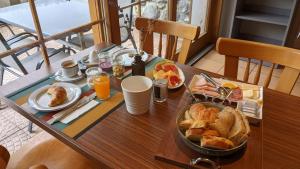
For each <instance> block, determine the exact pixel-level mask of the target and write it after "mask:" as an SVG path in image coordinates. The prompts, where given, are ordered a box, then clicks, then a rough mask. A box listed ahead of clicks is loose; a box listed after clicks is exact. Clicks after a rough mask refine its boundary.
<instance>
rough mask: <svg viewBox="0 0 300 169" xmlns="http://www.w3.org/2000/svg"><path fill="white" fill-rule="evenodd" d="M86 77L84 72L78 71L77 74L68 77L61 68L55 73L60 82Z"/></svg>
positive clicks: (74, 80)
mask: <svg viewBox="0 0 300 169" xmlns="http://www.w3.org/2000/svg"><path fill="white" fill-rule="evenodd" d="M83 78H84V74H82V73H81V72H78V74H77V75H76V76H73V77H66V76H63V75H62V73H61V70H59V71H58V72H56V73H55V80H56V81H59V82H76V81H79V80H81V79H83Z"/></svg>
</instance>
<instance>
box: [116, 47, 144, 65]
mask: <svg viewBox="0 0 300 169" xmlns="http://www.w3.org/2000/svg"><path fill="white" fill-rule="evenodd" d="M133 54H136V50H135V49H122V50H119V51H117V52H114V53H113V58H115V57H119V56H122V59H123V63H124V66H128V67H129V66H131V65H132V63H133V61H134V57H131V56H130V55H133ZM148 58H149V55H148V53H146V52H144V53H143V55H142V60H143V61H144V62H146V61H147V60H148Z"/></svg>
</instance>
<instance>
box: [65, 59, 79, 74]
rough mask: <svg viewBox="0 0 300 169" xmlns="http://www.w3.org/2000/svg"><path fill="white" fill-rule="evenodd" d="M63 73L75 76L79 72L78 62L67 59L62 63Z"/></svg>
mask: <svg viewBox="0 0 300 169" xmlns="http://www.w3.org/2000/svg"><path fill="white" fill-rule="evenodd" d="M61 70H62V75H63V76H65V77H74V76H76V75H77V74H78V72H79V67H78V64H77V63H75V62H74V61H73V60H66V61H63V62H62V63H61Z"/></svg>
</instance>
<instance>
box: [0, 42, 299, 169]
mask: <svg viewBox="0 0 300 169" xmlns="http://www.w3.org/2000/svg"><path fill="white" fill-rule="evenodd" d="M101 46H102V47H104V46H105V45H104V44H102V45H101ZM89 50H91V48H90V49H88V50H84V51H83V52H81V53H78V54H76V55H75V58H80V57H82V56H84V55H86V54H87V53H88V52H89ZM58 65H59V63H54V64H53V65H52V66H51V67H50V68H43V69H41V70H38V71H36V72H33V73H32V74H29V75H27V76H25V77H22V78H20V79H18V80H16V81H14V82H11V83H9V84H7V85H5V86H2V87H0V91H1V93H2V94H3V95H8V94H10V93H12V92H14V91H16V90H17V89H20V88H22V87H25V86H27V85H29V84H31V83H33V82H36V81H38V80H39V79H41V78H43V77H46V76H47V75H49V73H53V72H55V71H56V70H57V69H58ZM179 67H181V68H182V69H183V72H184V73H185V76H186V80H187V82H189V81H190V80H191V78H192V76H193V75H194V74H197V73H200V72H202V71H201V70H199V69H195V68H192V67H189V66H185V65H179ZM112 85H113V86H114V87H115V88H117V89H120V81H119V80H117V79H112ZM185 95H186V94H185V88H184V87H181V88H179V89H178V90H174V91H170V92H169V97H168V101H167V102H166V103H161V104H156V103H155V104H152V105H151V108H150V112H149V113H147V114H144V115H140V116H132V115H130V114H128V113H127V112H126V108H125V105H122V106H120V107H119V108H117V109H116V110H115V111H114V112H112V113H111V114H110V115H109V116H107V117H106V118H104V119H103V120H101V121H100V122H98V123H97V124H95V125H94V126H93V127H91V128H90V129H88V130H87V131H86V132H85V133H84V134H83V135H81V136H80V137H79V138H77V139H71V138H69V137H67V136H65V135H64V134H62V133H61V132H58V131H56V130H54V129H53V128H52V127H51V126H49V125H47V124H45V123H44V122H43V121H40V120H38V119H37V118H35V117H34V116H32V115H30V114H28V113H27V112H25V111H24V110H22V109H21V108H20V107H18V106H16V105H15V104H14V103H12V102H10V101H9V102H8V104H9V105H10V106H11V107H13V108H14V109H15V110H16V111H18V112H19V113H20V114H22V115H23V116H24V117H26V118H28V119H29V120H31V121H33V122H34V123H35V124H37V125H38V126H40V127H41V128H43V129H44V130H46V131H47V132H49V133H50V134H52V135H53V136H54V137H56V138H58V139H59V140H61V141H63V142H64V143H65V144H67V145H69V146H70V147H72V148H73V149H74V150H76V151H78V152H80V153H82V154H83V155H85V156H87V157H88V158H90V159H92V160H94V161H95V162H97V163H99V166H102V168H137V169H141V168H143V169H144V168H162V169H166V168H176V167H174V166H172V165H169V164H166V163H163V162H161V161H158V160H155V159H154V156H155V154H156V152H157V151H158V148H159V146H160V143H161V141H162V138H163V137H164V136H165V134H166V132H167V131H168V126H169V125H170V124H171V123H174V121H173V120H171V119H174V116H176V111H177V110H178V104H179V102H180V101H181V99H182V98H183V97H184V96H185ZM5 100H6V101H8V100H7V99H5ZM299 107H300V99H299V98H297V97H294V96H289V95H286V94H283V93H279V92H276V91H273V90H269V89H265V92H264V117H263V118H264V119H263V123H261V125H262V128H263V157H262V158H263V160H262V161H263V163H262V165H263V166H262V167H264V168H266V169H269V168H272V169H275V168H281V169H283V168H284V169H296V168H297V169H298V168H299V167H300V161H299V157H300V151H299V150H300V141H299V140H300V111H299ZM242 158H246V159H248V160H251V161H252V162H253V163H256V162H257V161H256V160H255V157H251V156H246V155H245V156H243V157H242ZM259 161H261V160H259ZM237 163H238V161H237ZM235 166H238V167H236V168H242V167H239V166H242V164H241V165H235ZM225 168H226V167H225Z"/></svg>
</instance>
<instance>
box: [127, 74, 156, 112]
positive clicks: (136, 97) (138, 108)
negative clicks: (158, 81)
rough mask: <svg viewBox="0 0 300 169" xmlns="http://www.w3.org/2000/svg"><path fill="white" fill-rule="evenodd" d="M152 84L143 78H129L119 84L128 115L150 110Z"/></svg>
mask: <svg viewBox="0 0 300 169" xmlns="http://www.w3.org/2000/svg"><path fill="white" fill-rule="evenodd" d="M152 86H153V82H152V80H151V79H150V78H148V77H145V76H130V77H127V78H126V79H124V80H123V81H122V83H121V87H122V91H123V95H124V99H125V104H126V109H127V111H128V112H129V113H130V114H133V115H139V114H143V113H146V112H147V111H148V110H149V108H150V102H151V96H152Z"/></svg>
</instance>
